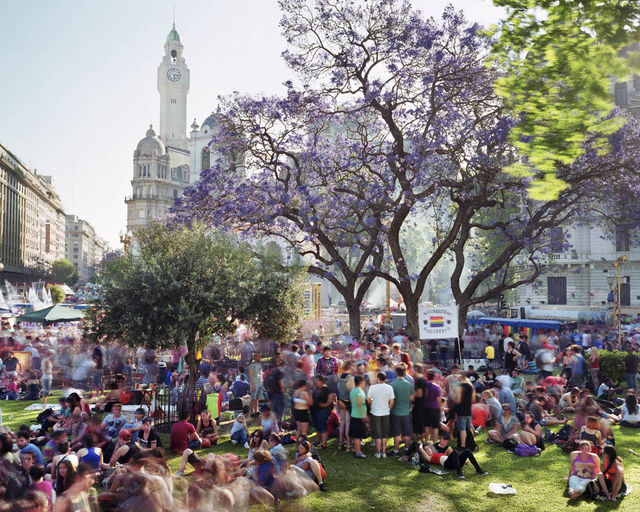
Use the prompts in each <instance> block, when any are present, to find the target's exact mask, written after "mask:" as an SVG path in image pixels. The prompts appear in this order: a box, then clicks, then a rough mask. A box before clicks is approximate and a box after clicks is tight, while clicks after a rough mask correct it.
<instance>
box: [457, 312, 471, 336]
mask: <svg viewBox="0 0 640 512" xmlns="http://www.w3.org/2000/svg"><path fill="white" fill-rule="evenodd" d="M469 307H470V304H458V337H459V338H460V339H462V334H463V333H464V330H465V328H466V327H467V312H468V311H469Z"/></svg>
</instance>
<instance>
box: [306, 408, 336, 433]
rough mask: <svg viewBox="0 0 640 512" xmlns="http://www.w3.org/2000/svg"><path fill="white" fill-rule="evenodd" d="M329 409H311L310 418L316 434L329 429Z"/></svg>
mask: <svg viewBox="0 0 640 512" xmlns="http://www.w3.org/2000/svg"><path fill="white" fill-rule="evenodd" d="M330 415H331V409H329V408H328V407H324V408H322V409H314V410H313V411H311V419H312V420H313V428H315V429H316V432H317V433H318V434H324V433H325V432H327V431H328V430H329V416H330Z"/></svg>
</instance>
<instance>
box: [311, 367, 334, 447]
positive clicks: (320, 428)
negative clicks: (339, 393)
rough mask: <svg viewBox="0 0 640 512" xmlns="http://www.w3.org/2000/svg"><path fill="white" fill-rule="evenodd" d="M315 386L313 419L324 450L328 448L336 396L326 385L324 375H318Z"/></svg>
mask: <svg viewBox="0 0 640 512" xmlns="http://www.w3.org/2000/svg"><path fill="white" fill-rule="evenodd" d="M315 384H316V386H315V389H314V391H313V408H312V410H311V419H312V420H313V426H314V427H315V429H316V432H317V433H318V439H319V441H320V443H321V447H322V448H323V449H324V448H326V447H327V440H328V439H329V416H330V415H331V411H332V410H333V406H334V402H335V394H334V393H331V391H330V390H329V387H328V386H327V384H326V380H325V377H323V376H322V375H316V383H315Z"/></svg>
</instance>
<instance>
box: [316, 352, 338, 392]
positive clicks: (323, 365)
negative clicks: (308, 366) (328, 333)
mask: <svg viewBox="0 0 640 512" xmlns="http://www.w3.org/2000/svg"><path fill="white" fill-rule="evenodd" d="M339 368H340V366H339V365H338V360H337V359H336V358H335V357H333V356H332V355H331V347H328V346H325V347H324V348H323V349H322V357H321V358H320V359H318V362H317V363H316V375H322V376H323V377H324V378H325V382H326V384H327V385H328V386H329V388H330V389H331V390H332V391H336V387H337V383H338V372H339Z"/></svg>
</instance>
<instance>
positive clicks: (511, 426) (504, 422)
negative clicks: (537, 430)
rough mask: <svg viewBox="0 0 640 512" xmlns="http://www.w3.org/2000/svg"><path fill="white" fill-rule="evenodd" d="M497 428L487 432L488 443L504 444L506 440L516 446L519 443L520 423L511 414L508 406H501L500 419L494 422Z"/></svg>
mask: <svg viewBox="0 0 640 512" xmlns="http://www.w3.org/2000/svg"><path fill="white" fill-rule="evenodd" d="M496 426H497V427H498V428H497V429H496V430H489V432H488V435H489V438H488V439H487V441H488V442H491V441H493V442H495V443H500V444H502V443H504V442H505V441H506V440H507V439H513V440H514V441H515V443H516V444H518V443H519V442H520V436H519V435H518V431H519V430H520V421H519V420H518V417H517V416H515V415H514V414H513V411H512V410H511V406H510V405H509V404H502V418H499V419H498V421H497V422H496Z"/></svg>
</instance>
